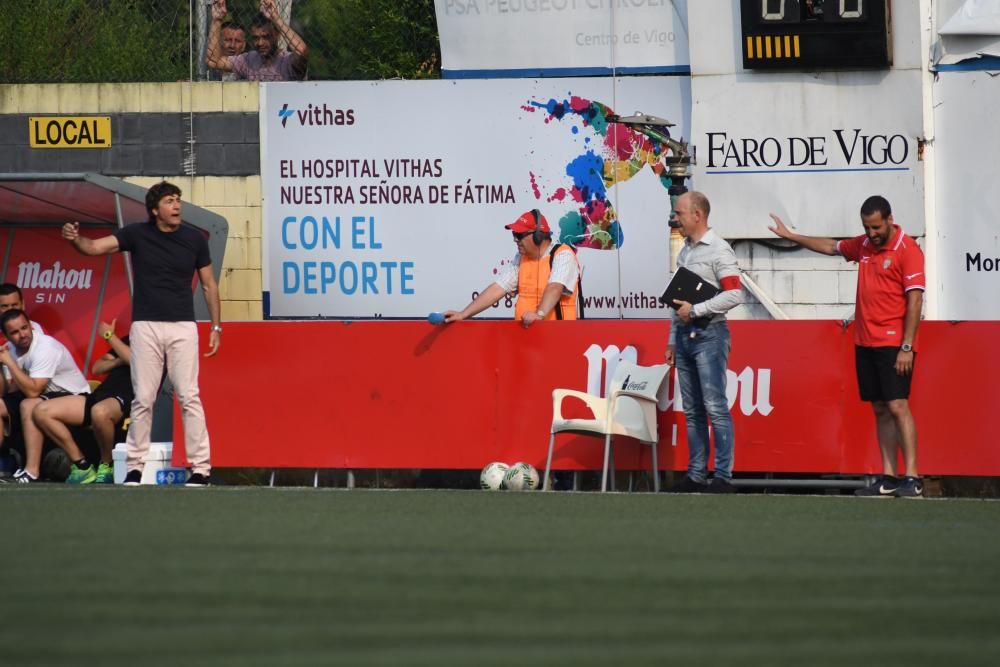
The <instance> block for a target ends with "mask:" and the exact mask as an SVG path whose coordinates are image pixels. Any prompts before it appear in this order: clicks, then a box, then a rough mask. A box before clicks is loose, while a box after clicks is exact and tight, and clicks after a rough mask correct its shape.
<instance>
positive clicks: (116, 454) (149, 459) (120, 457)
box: [111, 442, 187, 484]
mask: <svg viewBox="0 0 1000 667" xmlns="http://www.w3.org/2000/svg"><path fill="white" fill-rule="evenodd" d="M173 450H174V445H173V443H171V442H154V443H151V444H150V446H149V451H148V452H147V453H146V464H145V465H144V466H143V468H142V482H141V483H142V484H183V483H184V482H186V481H187V470H185V469H184V468H173V467H171V465H170V457H171V455H172V454H173ZM111 456H112V459H113V460H114V463H115V484H121V483H122V482H124V481H125V475H126V474H127V473H128V469H127V468H126V465H127V463H126V458H127V452H126V445H125V443H124V442H119V443H118V444H117V445H115V449H114V451H113V452H112V453H111Z"/></svg>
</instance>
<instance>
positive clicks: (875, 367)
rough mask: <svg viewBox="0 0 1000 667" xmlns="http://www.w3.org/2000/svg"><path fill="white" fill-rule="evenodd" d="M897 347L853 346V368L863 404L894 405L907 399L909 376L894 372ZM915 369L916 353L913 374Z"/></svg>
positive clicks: (908, 394)
mask: <svg viewBox="0 0 1000 667" xmlns="http://www.w3.org/2000/svg"><path fill="white" fill-rule="evenodd" d="M897 354H899V348H898V347H862V346H860V345H855V346H854V366H855V369H856V370H857V372H858V390H859V391H860V393H861V400H862V401H869V402H876V401H894V400H897V399H900V398H909V397H910V380H912V379H913V371H911V372H910V374H909V375H900V374H899V373H897V372H896V355H897ZM916 366H917V356H916V353H914V355H913V367H914V370H915V369H916Z"/></svg>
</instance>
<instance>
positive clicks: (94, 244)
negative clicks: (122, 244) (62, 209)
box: [62, 222, 118, 256]
mask: <svg viewBox="0 0 1000 667" xmlns="http://www.w3.org/2000/svg"><path fill="white" fill-rule="evenodd" d="M62 237H63V238H64V239H66V240H67V241H69V242H70V243H71V244H73V247H74V248H76V250H77V252H79V253H80V254H82V255H91V256H93V255H110V254H111V253H113V252H118V239H117V238H116V237H115V236H114V234H109V235H107V236H102V237H101V238H99V239H92V238H89V237H87V236H82V235H81V234H80V223H79V222H67V223H66V224H65V225H63V226H62Z"/></svg>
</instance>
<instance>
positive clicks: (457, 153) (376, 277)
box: [260, 77, 690, 319]
mask: <svg viewBox="0 0 1000 667" xmlns="http://www.w3.org/2000/svg"><path fill="white" fill-rule="evenodd" d="M261 91H262V92H261V115H260V117H261V146H262V158H261V174H262V188H263V194H264V207H263V216H264V217H263V236H264V243H263V246H264V257H263V260H264V264H263V285H264V314H265V317H270V318H311V317H333V318H351V319H354V318H375V317H381V318H422V317H426V316H427V314H428V312H431V311H440V310H446V309H449V308H451V309H460V308H462V307H464V306H465V305H466V304H467V303H469V302H470V301H471V300H472V298H473V297H474V295H475V294H477V293H478V292H479V291H481V290H482V289H483V288H485V287H486V286H488V285H489V284H490V283H492V282H493V280H494V279H495V276H496V274H497V272H498V271H499V270H500V269H501V268H502V267H503V266H504V264H506V263H507V262H511V261H513V258H514V257H515V255H516V252H517V249H516V246H515V244H514V241H513V239H512V237H511V233H510V232H509V231H508V230H506V229H504V225H507V224H509V223H511V222H513V221H514V220H515V219H517V218H518V217H519V216H520V215H521V214H523V213H525V212H526V211H530V210H532V209H536V208H537V209H538V210H539V211H540V212H541V214H542V215H543V216H545V218H546V219H547V220H548V222H549V225H550V226H551V227H552V229H553V232H554V236H555V237H556V238H555V240H558V241H560V242H566V243H572V244H574V245H576V246H578V247H579V253H578V258H579V261H580V263H581V265H582V267H583V283H584V294H585V295H586V297H587V302H586V304H585V306H586V314H587V317H627V318H642V317H663V316H664V313H665V312H666V311H665V310H663V309H661V308H660V306H659V304H658V303H657V301H656V298H655V297H656V296H657V295H658V294H660V292H661V291H662V289H663V287H664V285H665V284H666V278H667V267H668V239H669V229H668V227H667V218H668V211H669V207H670V200H669V196H668V193H667V187H668V186H669V184H670V181H669V179H667V178H664V177H661V176H660V175H659V174H661V173H662V162H663V158H664V157H666V156H667V154H668V152H667V149H666V148H665V147H663V146H660V145H659V144H657V143H656V142H654V141H652V140H650V139H648V138H646V137H645V136H643V135H640V134H638V133H636V132H634V131H632V130H630V129H628V128H626V127H625V126H623V125H620V124H618V123H614V122H609V118H612V119H613V115H612V114H613V113H615V112H616V111H617V110H621V113H622V114H623V115H630V114H632V113H635V112H636V111H637V110H639V111H642V112H643V113H647V114H653V115H656V116H659V117H661V118H666V119H669V120H671V121H672V122H674V123H676V124H677V127H675V128H674V130H675V132H674V135H675V136H677V137H681V136H685V135H686V134H687V130H686V128H687V127H689V113H690V91H689V88H688V79H687V78H686V77H635V78H619V79H611V78H588V79H519V80H487V81H473V80H467V81H418V82H406V81H386V82H344V83H338V82H324V83H305V84H303V83H296V84H287V83H277V84H264V85H263V86H262V88H261ZM512 306H513V299H511V298H506V299H502V300H501V301H500V302H499V303H498V305H497V306H496V307H495V308H492V309H490V310H488V311H486V312H485V313H483V315H482V316H484V317H496V318H509V317H512V315H513V307H512Z"/></svg>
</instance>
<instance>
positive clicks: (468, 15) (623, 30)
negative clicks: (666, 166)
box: [434, 0, 690, 78]
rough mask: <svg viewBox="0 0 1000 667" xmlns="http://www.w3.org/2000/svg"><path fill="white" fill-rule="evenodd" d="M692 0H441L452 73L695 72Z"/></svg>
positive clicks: (445, 61)
mask: <svg viewBox="0 0 1000 667" xmlns="http://www.w3.org/2000/svg"><path fill="white" fill-rule="evenodd" d="M687 4H688V3H687V0H435V2H434V8H435V10H436V14H437V24H438V33H439V34H440V37H441V63H442V74H443V75H444V77H445V78H449V77H450V78H455V77H469V76H475V77H487V76H491V75H492V76H546V75H547V73H550V72H551V73H557V75H560V76H573V75H581V74H589V75H594V74H612V73H614V72H617V73H625V72H624V71H623V70H626V71H631V72H632V73H635V72H636V71H642V72H645V73H665V72H687V71H688V70H689V65H690V61H689V60H688V26H687Z"/></svg>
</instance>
